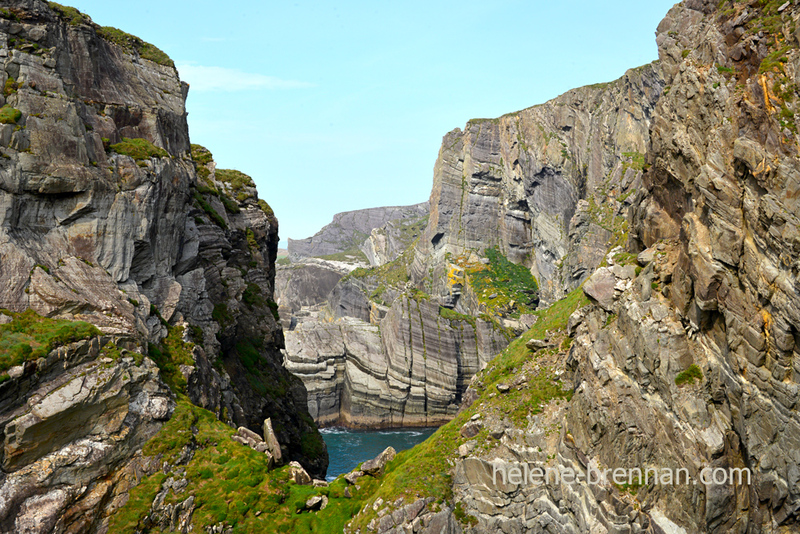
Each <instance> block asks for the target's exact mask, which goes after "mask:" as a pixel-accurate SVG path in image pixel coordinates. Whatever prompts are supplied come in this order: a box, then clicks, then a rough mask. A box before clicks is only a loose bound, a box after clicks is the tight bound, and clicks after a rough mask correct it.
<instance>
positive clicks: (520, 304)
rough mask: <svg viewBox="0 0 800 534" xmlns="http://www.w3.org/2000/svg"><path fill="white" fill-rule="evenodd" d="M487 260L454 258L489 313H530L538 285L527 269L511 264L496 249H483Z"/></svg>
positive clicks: (535, 304)
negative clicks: (471, 261)
mask: <svg viewBox="0 0 800 534" xmlns="http://www.w3.org/2000/svg"><path fill="white" fill-rule="evenodd" d="M486 258H487V259H488V261H489V262H488V263H482V262H479V263H470V262H469V261H468V257H467V256H460V257H458V258H456V259H455V262H454V263H455V264H456V265H458V266H460V267H462V268H463V269H464V273H465V276H466V282H467V283H468V284H469V285H470V286H471V287H472V289H473V291H474V293H475V295H476V296H477V298H478V301H479V302H480V303H481V304H483V305H484V306H485V307H486V310H487V312H488V313H489V314H490V315H510V316H512V317H519V316H520V314H521V313H531V312H532V311H533V310H535V309H536V306H537V304H538V302H539V285H538V283H537V281H536V278H534V277H533V275H532V274H531V272H530V270H528V268H527V267H525V266H523V265H517V264H515V263H511V262H510V261H509V260H508V258H506V257H505V256H503V254H501V253H500V251H499V250H497V249H496V248H490V249H486Z"/></svg>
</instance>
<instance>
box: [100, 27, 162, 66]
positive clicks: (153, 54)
mask: <svg viewBox="0 0 800 534" xmlns="http://www.w3.org/2000/svg"><path fill="white" fill-rule="evenodd" d="M97 34H98V35H99V36H100V37H102V38H103V39H105V40H106V41H109V42H111V43H114V44H116V45H117V46H120V47H122V48H123V49H124V50H126V51H128V52H136V53H137V54H139V56H140V57H141V58H143V59H147V60H150V61H153V62H154V63H158V64H159V65H164V66H167V67H173V68H175V63H173V61H172V60H171V59H170V58H169V56H168V55H167V54H165V53H164V51H162V50H161V49H159V48H158V47H156V46H155V45H152V44H150V43H148V42H146V41H143V40H141V39H139V38H138V37H136V36H135V35H131V34H129V33H126V32H124V31H122V30H120V29H117V28H114V27H112V26H103V27H101V28H98V29H97Z"/></svg>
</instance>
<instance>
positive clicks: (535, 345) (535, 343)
mask: <svg viewBox="0 0 800 534" xmlns="http://www.w3.org/2000/svg"><path fill="white" fill-rule="evenodd" d="M525 346H526V347H527V348H528V350H533V351H536V350H540V349H547V348H550V347H552V346H553V344H552V343H550V342H549V341H548V340H546V339H536V338H531V339H529V340H528V342H527V343H525Z"/></svg>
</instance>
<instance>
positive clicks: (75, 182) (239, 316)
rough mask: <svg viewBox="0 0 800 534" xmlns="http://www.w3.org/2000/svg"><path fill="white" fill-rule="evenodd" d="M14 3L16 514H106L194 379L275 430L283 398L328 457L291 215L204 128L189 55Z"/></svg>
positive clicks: (295, 434)
mask: <svg viewBox="0 0 800 534" xmlns="http://www.w3.org/2000/svg"><path fill="white" fill-rule="evenodd" d="M1 5H2V9H0V43H2V49H0V59H1V60H2V69H0V83H2V86H3V88H4V91H3V95H2V97H0V105H2V109H0V153H1V155H2V157H1V158H0V206H2V209H0V264H2V269H0V305H1V306H2V307H4V308H6V310H5V311H4V312H3V313H4V315H0V318H1V319H2V322H3V323H8V325H6V326H7V328H6V329H4V330H3V332H4V333H3V341H2V342H3V343H4V345H3V347H4V352H3V358H0V360H2V361H0V365H2V368H0V374H1V375H2V377H0V431H1V432H2V436H1V437H2V442H3V444H4V448H3V451H2V456H1V457H0V459H1V461H2V465H0V468H1V470H0V509H2V513H0V517H2V520H0V524H2V529H3V530H4V531H7V530H14V529H16V531H25V532H54V531H57V532H66V531H69V532H88V531H91V532H97V531H104V529H107V528H108V517H109V515H110V514H113V513H114V512H115V510H117V509H118V508H119V507H120V506H121V505H122V504H123V503H124V502H125V501H126V500H127V499H128V495H129V490H131V488H132V487H134V486H135V485H136V484H137V482H138V481H139V479H140V475H141V474H142V473H149V472H152V470H153V469H156V470H157V469H158V461H157V459H156V460H154V462H155V463H154V462H153V461H150V460H149V459H148V458H147V457H144V458H143V457H142V454H141V449H142V446H143V445H144V444H145V443H146V442H148V440H149V439H151V438H152V437H153V436H154V435H155V434H156V432H157V431H158V430H159V429H160V428H161V426H162V425H163V424H164V422H165V421H171V419H170V418H171V416H172V414H173V410H174V409H175V406H176V399H177V400H179V401H180V400H181V399H185V398H188V399H189V400H191V402H193V403H194V404H195V405H197V406H199V407H202V408H205V409H207V410H209V411H210V412H212V413H213V414H214V415H215V416H216V417H217V418H218V419H219V420H221V421H223V422H225V423H227V424H229V425H234V426H244V427H250V428H251V429H253V430H256V431H257V432H259V433H260V432H261V429H262V425H263V422H264V419H266V418H271V419H272V422H273V426H274V428H275V433H276V435H277V439H278V441H279V442H280V444H281V446H282V449H283V453H284V455H285V457H287V458H288V459H297V460H300V461H301V462H303V463H304V464H305V465H306V467H307V468H308V469H309V471H311V472H313V473H318V474H324V472H325V468H326V465H327V455H326V453H325V451H324V445H320V444H321V443H322V441H321V438H320V436H319V434H318V433H317V431H316V429H315V428H314V426H313V422H312V421H311V419H310V417H309V416H308V413H307V410H306V397H305V389H304V388H303V386H302V383H301V382H300V381H299V380H298V379H296V378H295V377H293V376H292V375H291V374H290V373H288V372H287V371H285V370H284V369H283V367H282V365H281V360H282V357H281V354H280V350H281V349H282V348H283V343H284V342H283V334H282V330H281V328H280V325H279V324H278V321H277V316H276V315H274V313H273V310H272V309H271V308H273V307H274V303H273V302H272V300H273V286H274V276H275V267H274V261H275V256H276V253H277V245H278V236H277V232H278V223H277V220H276V219H275V217H274V214H273V213H272V210H271V209H269V206H268V205H267V204H266V203H265V202H264V201H263V200H259V199H258V197H257V194H256V191H255V187H254V184H253V183H252V180H250V179H249V177H246V176H245V175H242V174H241V173H237V172H235V171H222V170H216V169H215V166H214V163H213V161H212V158H211V154H210V153H208V152H207V151H206V150H204V149H202V147H197V146H195V145H192V146H190V143H189V135H188V127H187V124H186V112H185V108H184V100H185V97H186V94H187V91H188V86H187V85H186V84H184V83H182V82H181V81H180V79H179V77H178V74H177V72H176V70H175V68H174V66H173V65H172V62H171V61H170V60H169V58H168V57H167V56H166V55H165V54H164V53H163V52H161V51H160V50H158V49H157V48H156V47H154V46H153V45H150V44H148V43H144V42H143V41H141V40H139V39H138V38H135V37H133V36H130V35H128V34H125V33H124V32H121V31H119V30H116V29H113V28H101V27H99V26H97V25H96V24H94V23H92V22H91V19H89V17H88V16H86V15H83V14H81V13H79V12H78V11H77V10H74V9H73V8H67V7H64V6H60V5H58V4H54V3H49V4H48V3H46V2H41V1H38V0H19V1H13V2H2V4H1ZM26 310H29V311H26ZM30 310H32V311H30ZM22 312H24V313H22ZM33 312H36V313H33ZM37 314H38V315H37ZM41 316H44V317H47V318H48V319H43V318H42V317H41ZM52 321H55V322H52ZM59 321H61V322H59ZM81 321H84V322H85V323H87V324H86V326H82V325H84V323H82V322H81ZM89 325H94V327H96V329H95V330H91V329H90V330H86V329H87V328H90V327H89ZM98 329H99V330H98ZM20 332H28V334H25V335H26V336H28V337H24V338H20V337H19V336H20V335H22V334H20ZM71 332H73V333H71ZM79 334H80V335H79ZM6 343H10V344H11V345H12V346H11V347H10V349H9V348H8V345H6ZM14 343H17V344H16V345H14ZM180 431H181V432H189V428H188V427H187V428H183V429H180ZM312 443H313V444H317V445H319V447H316V446H314V447H312V446H311V444H312ZM320 447H321V448H320ZM310 451H313V452H314V454H311V452H310Z"/></svg>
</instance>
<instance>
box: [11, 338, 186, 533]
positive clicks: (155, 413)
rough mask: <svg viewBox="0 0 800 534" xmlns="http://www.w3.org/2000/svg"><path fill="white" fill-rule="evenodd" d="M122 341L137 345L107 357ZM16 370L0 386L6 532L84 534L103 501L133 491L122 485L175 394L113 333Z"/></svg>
mask: <svg viewBox="0 0 800 534" xmlns="http://www.w3.org/2000/svg"><path fill="white" fill-rule="evenodd" d="M115 342H116V344H118V345H120V346H127V347H128V348H130V349H131V351H130V352H125V353H124V356H123V357H122V358H121V359H119V360H116V361H114V360H113V359H111V358H107V357H104V356H103V354H102V353H101V348H103V347H105V346H106V345H107V344H109V343H115ZM136 360H138V361H139V362H140V363H139V364H137V363H136ZM15 375H16V376H14V377H13V378H10V379H8V380H6V381H5V382H3V383H2V384H0V406H2V414H1V415H0V427H2V428H3V448H2V450H0V458H1V461H2V464H1V465H0V467H1V468H2V475H0V518H2V519H0V529H2V531H3V532H61V531H64V530H65V529H69V530H70V531H73V532H80V531H83V530H85V529H86V528H87V527H88V526H89V525H92V524H95V523H96V522H98V521H99V520H101V518H102V510H101V508H100V506H98V505H99V504H100V503H101V502H108V501H110V500H112V499H114V498H118V497H119V496H120V495H121V494H123V493H124V491H126V490H127V485H126V484H124V483H123V484H117V483H115V481H116V480H117V479H119V478H120V477H122V476H123V473H124V471H125V469H126V467H127V465H128V464H129V462H131V459H132V458H133V457H134V456H135V455H136V452H137V450H138V449H139V448H141V446H142V445H143V444H144V443H145V442H146V441H147V440H148V439H150V438H151V437H152V436H153V435H154V434H155V433H156V432H157V431H158V430H159V429H160V428H161V424H162V423H163V422H164V421H165V420H167V419H169V417H170V416H171V415H172V411H173V409H174V408H175V401H174V400H173V398H172V394H171V393H170V391H169V389H168V388H167V386H165V385H164V383H163V382H162V381H161V380H160V379H159V372H158V368H157V367H156V365H155V364H154V363H153V362H152V361H150V360H149V359H146V358H144V357H143V356H142V355H141V347H137V346H136V343H134V342H133V341H132V340H124V339H110V338H108V337H95V338H92V339H90V340H86V341H81V342H77V343H73V344H71V345H68V346H64V347H61V348H59V349H57V350H55V351H53V352H52V353H51V354H49V355H48V356H47V358H44V359H41V360H39V361H37V362H36V363H35V364H34V363H33V362H30V364H28V365H26V366H25V369H24V371H23V372H22V373H21V374H16V373H15Z"/></svg>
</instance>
